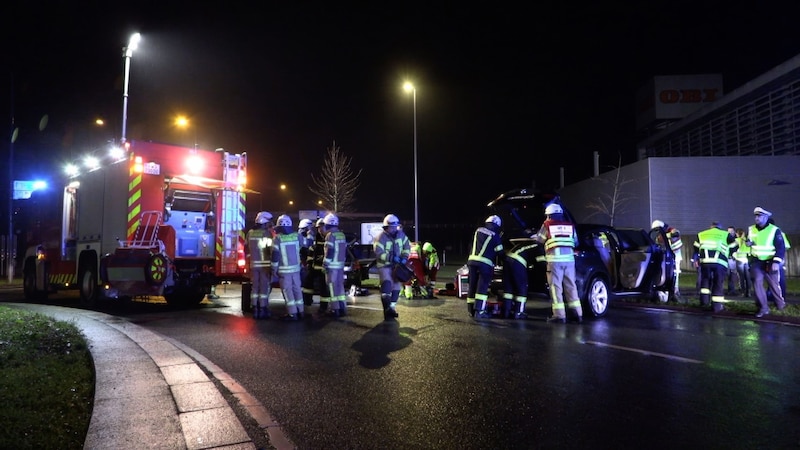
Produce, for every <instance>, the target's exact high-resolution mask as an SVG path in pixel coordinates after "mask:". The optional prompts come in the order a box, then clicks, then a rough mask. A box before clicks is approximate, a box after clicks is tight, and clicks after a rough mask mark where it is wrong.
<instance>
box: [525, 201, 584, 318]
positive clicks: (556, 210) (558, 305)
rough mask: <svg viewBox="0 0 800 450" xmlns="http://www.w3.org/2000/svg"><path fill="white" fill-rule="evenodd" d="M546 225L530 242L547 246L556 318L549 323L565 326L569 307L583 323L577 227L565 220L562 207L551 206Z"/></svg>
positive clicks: (547, 259)
mask: <svg viewBox="0 0 800 450" xmlns="http://www.w3.org/2000/svg"><path fill="white" fill-rule="evenodd" d="M544 214H545V217H546V219H545V221H544V223H542V226H541V227H540V228H539V232H538V233H537V234H535V235H533V236H531V238H533V239H534V240H536V241H537V242H539V243H543V244H544V257H545V261H547V284H548V285H549V286H550V300H551V301H552V305H553V315H552V316H551V317H550V318H548V319H547V321H548V322H554V323H566V322H567V315H566V310H565V305H564V301H565V300H566V307H567V308H569V309H570V310H572V311H574V314H575V320H576V321H577V322H578V323H581V322H583V309H582V308H581V300H580V298H579V297H578V288H577V286H576V285H575V247H576V246H577V245H578V235H577V233H576V232H575V225H574V224H573V223H572V222H570V221H569V220H567V219H566V218H565V217H564V209H563V208H561V205H558V204H556V203H551V204H549V205H547V207H546V208H545V209H544Z"/></svg>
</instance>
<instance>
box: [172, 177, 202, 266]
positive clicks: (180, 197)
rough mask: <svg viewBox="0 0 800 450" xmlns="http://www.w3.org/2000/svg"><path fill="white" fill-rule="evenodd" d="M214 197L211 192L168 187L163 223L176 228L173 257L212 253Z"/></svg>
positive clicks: (198, 255)
mask: <svg viewBox="0 0 800 450" xmlns="http://www.w3.org/2000/svg"><path fill="white" fill-rule="evenodd" d="M213 200H214V197H213V195H212V193H211V192H203V191H189V190H181V189H174V190H170V192H169V193H168V196H167V202H166V208H165V209H166V214H165V217H164V219H165V220H164V224H165V225H170V226H172V228H174V229H175V235H176V236H175V237H176V248H175V250H176V254H175V257H177V258H198V257H201V258H202V257H206V258H211V257H213V256H214V253H213V242H214V230H213V223H214V220H213V213H212V211H213Z"/></svg>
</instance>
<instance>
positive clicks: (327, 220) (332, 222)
mask: <svg viewBox="0 0 800 450" xmlns="http://www.w3.org/2000/svg"><path fill="white" fill-rule="evenodd" d="M322 223H324V224H325V225H326V226H329V227H338V226H339V218H338V217H336V214H333V213H328V215H327V216H325V217H324V218H323V219H322Z"/></svg>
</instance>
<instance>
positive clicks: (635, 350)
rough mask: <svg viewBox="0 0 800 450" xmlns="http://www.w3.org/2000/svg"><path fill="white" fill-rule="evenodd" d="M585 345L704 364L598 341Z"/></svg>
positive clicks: (585, 342)
mask: <svg viewBox="0 0 800 450" xmlns="http://www.w3.org/2000/svg"><path fill="white" fill-rule="evenodd" d="M584 344H589V345H597V346H598V347H609V348H615V349H617V350H626V351H629V352H634V353H641V354H642V355H648V356H658V357H660V358H665V359H672V360H675V361H681V362H687V363H694V364H703V361H700V360H697V359H691V358H684V357H682V356H677V355H668V354H666V353H658V352H651V351H650V350H643V349H640V348H632V347H622V346H620V345H613V344H606V343H604V342H597V341H584Z"/></svg>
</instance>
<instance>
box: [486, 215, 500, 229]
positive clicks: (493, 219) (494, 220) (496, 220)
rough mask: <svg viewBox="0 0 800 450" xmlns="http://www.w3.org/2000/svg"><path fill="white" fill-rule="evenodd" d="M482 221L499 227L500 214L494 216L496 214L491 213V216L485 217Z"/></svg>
mask: <svg viewBox="0 0 800 450" xmlns="http://www.w3.org/2000/svg"><path fill="white" fill-rule="evenodd" d="M484 222H486V223H491V224H494V225H495V226H497V227H499V226H501V225H502V224H503V221H502V220H500V216H496V215H491V216H489V217H487V218H486V220H485V221H484Z"/></svg>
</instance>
